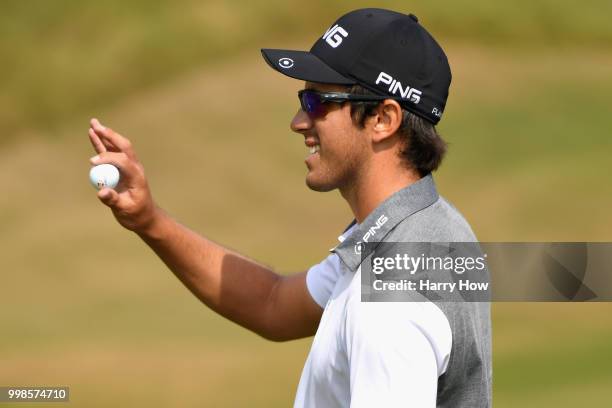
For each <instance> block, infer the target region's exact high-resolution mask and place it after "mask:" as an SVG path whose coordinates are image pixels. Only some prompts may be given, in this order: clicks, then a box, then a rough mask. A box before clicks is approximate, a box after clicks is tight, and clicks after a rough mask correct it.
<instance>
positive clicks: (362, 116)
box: [348, 85, 447, 177]
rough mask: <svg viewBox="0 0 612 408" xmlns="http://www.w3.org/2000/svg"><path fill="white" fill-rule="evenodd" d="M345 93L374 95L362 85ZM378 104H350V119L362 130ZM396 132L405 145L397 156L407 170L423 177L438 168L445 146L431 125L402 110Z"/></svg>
mask: <svg viewBox="0 0 612 408" xmlns="http://www.w3.org/2000/svg"><path fill="white" fill-rule="evenodd" d="M348 92H350V93H354V94H358V95H376V94H375V93H373V92H372V91H370V90H369V89H366V88H364V87H362V86H361V85H353V86H351V87H350V88H349V91H348ZM378 105H379V102H357V103H353V104H352V105H351V116H352V117H353V120H354V121H355V122H356V123H357V125H358V126H359V127H361V128H363V127H364V126H365V122H366V119H367V118H368V117H369V116H373V115H374V112H375V110H376V108H377V106H378ZM398 133H399V135H400V137H401V139H402V141H403V143H404V147H403V148H402V150H401V151H400V157H401V158H402V159H403V161H404V163H405V164H406V166H407V167H408V168H410V169H415V170H417V171H418V172H419V175H420V176H421V177H423V176H426V175H427V174H429V173H431V172H432V171H434V170H436V169H437V168H438V167H439V166H440V163H442V159H443V158H444V154H445V153H446V146H447V145H446V142H445V141H444V140H443V139H442V137H441V136H440V135H439V134H438V132H437V131H436V127H435V126H434V125H433V124H432V123H430V122H428V121H427V120H425V119H423V118H421V117H420V116H417V115H415V114H413V113H410V112H408V111H407V110H406V109H403V108H402V124H401V125H400V127H399V129H398Z"/></svg>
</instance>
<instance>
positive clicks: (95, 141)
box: [88, 128, 106, 153]
mask: <svg viewBox="0 0 612 408" xmlns="http://www.w3.org/2000/svg"><path fill="white" fill-rule="evenodd" d="M88 133H89V141H90V142H91V145H92V146H93V148H94V150H95V151H96V153H102V152H105V151H106V146H104V143H102V141H101V140H100V137H99V136H98V135H97V134H96V132H94V130H93V129H91V128H90V129H89V132H88Z"/></svg>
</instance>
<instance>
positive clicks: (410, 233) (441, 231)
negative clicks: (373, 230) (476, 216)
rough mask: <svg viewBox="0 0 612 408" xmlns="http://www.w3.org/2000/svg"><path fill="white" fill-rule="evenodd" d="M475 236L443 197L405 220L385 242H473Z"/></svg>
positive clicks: (463, 219) (468, 225)
mask: <svg viewBox="0 0 612 408" xmlns="http://www.w3.org/2000/svg"><path fill="white" fill-rule="evenodd" d="M476 240H477V239H476V235H475V234H474V232H473V231H472V228H471V227H470V224H469V223H468V222H467V220H466V219H465V218H464V217H463V215H462V214H461V213H460V212H459V210H457V208H455V207H454V206H453V205H452V204H451V203H449V202H448V201H447V200H446V199H444V198H443V197H438V199H437V200H436V201H435V202H434V203H433V204H432V205H430V206H428V207H425V208H423V209H421V210H420V211H417V212H416V213H414V214H412V215H411V216H409V217H407V218H405V219H404V220H402V221H401V222H400V223H398V224H397V226H396V227H395V228H394V230H393V231H391V232H390V233H389V236H388V237H387V239H386V241H397V242H407V241H414V242H427V241H429V242H473V241H476Z"/></svg>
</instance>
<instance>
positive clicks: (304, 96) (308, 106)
mask: <svg viewBox="0 0 612 408" xmlns="http://www.w3.org/2000/svg"><path fill="white" fill-rule="evenodd" d="M299 95H300V105H301V107H302V109H303V110H304V112H306V113H308V114H310V115H312V116H320V115H322V114H324V113H325V109H324V107H323V101H321V98H320V97H319V95H317V94H316V92H312V91H308V90H303V91H301V92H300V94H299Z"/></svg>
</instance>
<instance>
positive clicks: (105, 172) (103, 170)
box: [89, 164, 119, 190]
mask: <svg viewBox="0 0 612 408" xmlns="http://www.w3.org/2000/svg"><path fill="white" fill-rule="evenodd" d="M89 181H91V184H92V185H93V186H94V187H95V188H97V189H98V190H102V189H103V188H104V187H108V188H115V187H117V184H118V183H119V169H117V168H116V167H115V166H113V165H112V164H100V165H97V166H95V167H92V168H91V170H89Z"/></svg>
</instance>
